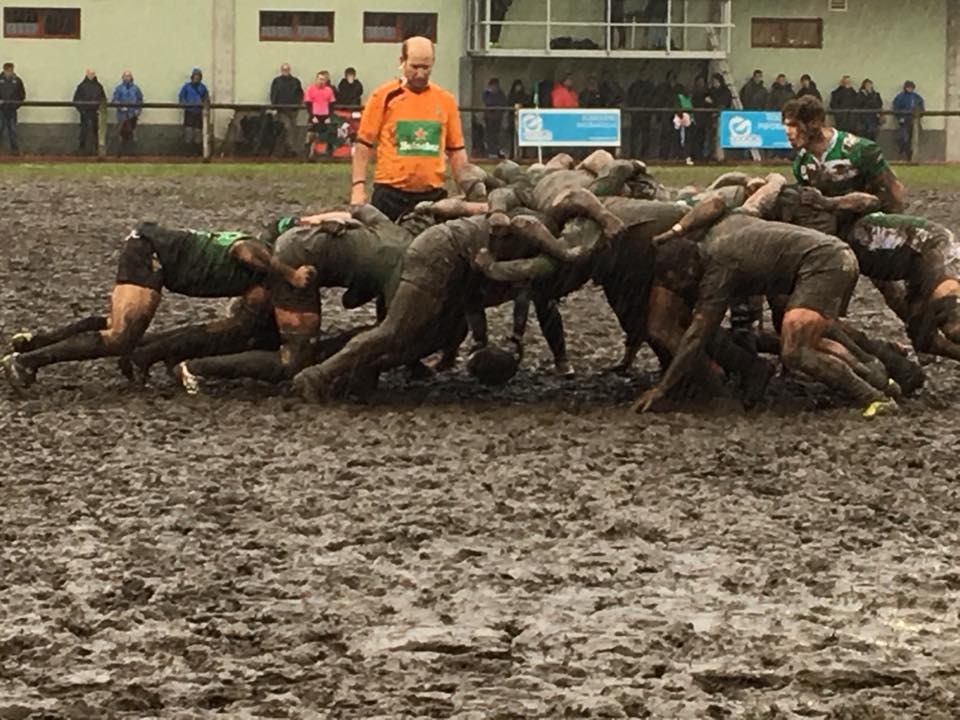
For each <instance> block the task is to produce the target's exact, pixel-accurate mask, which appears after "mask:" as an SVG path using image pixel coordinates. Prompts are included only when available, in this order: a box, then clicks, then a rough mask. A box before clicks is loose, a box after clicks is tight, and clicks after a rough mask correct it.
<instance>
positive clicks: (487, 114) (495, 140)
mask: <svg viewBox="0 0 960 720" xmlns="http://www.w3.org/2000/svg"><path fill="white" fill-rule="evenodd" d="M483 106H484V107H485V108H486V110H484V111H483V127H484V140H485V141H486V145H487V157H492V158H494V157H505V153H504V152H503V148H502V147H501V142H502V136H503V121H504V117H505V115H506V111H505V110H504V109H503V108H505V107H506V106H507V96H506V95H504V93H503V88H502V87H500V80H499V79H497V78H490V81H489V82H488V83H487V87H486V89H485V90H484V91H483Z"/></svg>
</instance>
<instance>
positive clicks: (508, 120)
mask: <svg viewBox="0 0 960 720" xmlns="http://www.w3.org/2000/svg"><path fill="white" fill-rule="evenodd" d="M16 105H17V107H22V108H68V109H80V108H87V109H91V110H96V112H97V117H98V124H97V152H96V155H97V157H99V158H105V157H106V156H107V141H108V125H109V122H108V120H109V111H110V110H112V109H123V108H135V109H139V110H177V111H180V112H183V111H184V110H185V109H186V108H185V106H183V105H181V104H179V103H175V102H146V103H143V104H140V105H134V104H129V103H127V104H124V103H113V102H102V103H90V102H79V103H74V102H70V101H63V100H27V101H24V102H22V103H16ZM335 107H336V109H338V110H346V111H353V112H356V111H362V107H361V106H349V107H348V106H335ZM2 108H3V103H0V109H2ZM618 109H619V110H620V111H621V112H622V114H623V119H624V133H623V135H624V138H628V137H629V135H630V133H632V132H634V131H635V130H636V125H637V123H638V122H639V124H640V126H643V127H646V126H647V125H648V124H653V123H654V121H655V120H657V121H659V122H666V121H667V118H669V117H671V116H672V115H674V114H676V113H687V114H690V115H692V116H693V117H694V118H695V119H697V118H699V119H700V120H703V119H704V118H705V117H709V121H708V124H709V127H707V128H706V131H707V132H708V133H709V135H707V136H706V139H707V140H708V141H710V143H711V145H712V147H713V148H714V150H715V149H716V146H717V145H718V144H719V143H717V142H716V140H717V138H716V134H717V131H718V124H719V123H718V120H719V118H718V116H719V113H721V112H723V110H722V109H715V108H692V109H691V108H683V107H669V106H664V107H637V106H619V108H618ZM199 110H200V113H201V119H202V126H201V134H202V139H203V142H202V155H201V157H202V158H203V160H204V161H210V160H212V159H213V158H214V157H215V156H217V152H216V151H217V138H216V137H215V134H214V118H213V113H214V112H215V111H231V112H233V113H234V114H236V113H241V112H245V113H256V114H264V113H267V112H268V111H272V110H282V111H292V112H298V113H299V112H306V108H305V105H270V104H265V103H216V102H208V103H205V104H203V105H202V106H200V108H199ZM516 111H517V108H516V107H514V106H497V107H486V106H464V107H460V108H459V112H460V115H461V118H462V119H463V128H464V133H465V135H466V136H467V137H468V140H469V139H471V133H472V128H473V126H474V124H475V123H476V124H478V125H480V126H481V127H483V126H484V125H485V122H486V121H487V120H488V119H493V118H495V117H499V118H500V120H499V122H500V124H501V127H500V128H498V129H497V132H498V133H500V137H499V138H498V139H500V140H505V141H506V142H505V143H504V144H506V145H507V147H505V148H502V149H503V150H506V151H509V154H510V155H512V156H518V155H519V154H520V153H519V149H518V148H517V145H516V132H515V131H514V129H515V128H516ZM748 111H749V110H748ZM767 112H775V110H773V109H768V110H767ZM838 113H840V114H848V115H850V116H876V117H879V118H881V119H886V118H891V117H892V118H902V117H903V116H904V113H902V112H896V111H893V110H889V109H878V110H862V109H851V110H840V111H831V110H828V111H827V115H828V116H833V115H836V114H838ZM645 116H646V117H645ZM909 117H910V119H911V122H910V123H908V124H907V125H908V128H909V131H910V148H911V156H912V157H914V158H916V157H919V156H920V154H921V150H922V139H923V134H922V130H923V127H922V125H923V120H924V118H960V110H932V111H920V110H917V109H915V110H914V111H913V112H912V113H910V114H909ZM881 125H882V123H881ZM143 126H144V124H141V125H140V127H143ZM484 129H485V130H487V128H484ZM508 130H509V131H510V136H509V137H507V136H506V134H505V133H506V132H507V131H508ZM474 140H475V139H474ZM471 144H472V145H473V146H474V148H475V149H476V146H475V144H474V143H471ZM220 149H221V150H222V149H223V148H222V147H221V148H220ZM221 157H222V153H221Z"/></svg>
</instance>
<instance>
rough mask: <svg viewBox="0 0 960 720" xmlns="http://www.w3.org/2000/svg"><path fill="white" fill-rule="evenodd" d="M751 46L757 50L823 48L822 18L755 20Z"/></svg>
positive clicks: (752, 28)
mask: <svg viewBox="0 0 960 720" xmlns="http://www.w3.org/2000/svg"><path fill="white" fill-rule="evenodd" d="M751 45H752V46H753V47H756V48H822V47H823V19H822V18H753V25H752V27H751Z"/></svg>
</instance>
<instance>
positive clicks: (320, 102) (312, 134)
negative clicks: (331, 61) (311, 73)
mask: <svg viewBox="0 0 960 720" xmlns="http://www.w3.org/2000/svg"><path fill="white" fill-rule="evenodd" d="M304 100H305V101H306V103H307V113H308V117H309V118H310V119H309V121H308V123H307V159H308V160H311V159H312V158H313V154H314V146H315V145H316V143H318V142H320V141H321V140H322V141H323V142H325V143H326V146H327V147H326V155H327V156H330V155H332V154H333V143H332V142H331V141H330V138H329V136H328V135H329V133H328V125H329V123H330V109H331V108H332V107H333V104H334V103H335V102H336V101H337V94H336V93H335V92H334V91H333V88H332V87H330V73H328V72H327V71H326V70H321V71H320V72H318V73H317V76H316V78H314V81H313V85H311V86H310V87H308V88H307V93H306V95H305V96H304Z"/></svg>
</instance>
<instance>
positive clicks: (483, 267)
mask: <svg viewBox="0 0 960 720" xmlns="http://www.w3.org/2000/svg"><path fill="white" fill-rule="evenodd" d="M474 265H476V267H477V268H478V269H479V270H480V272H482V273H483V274H484V275H485V276H486V277H487V278H489V279H490V280H494V281H495V282H504V283H526V282H530V281H532V280H539V279H541V278H545V277H550V276H551V275H553V274H554V273H555V272H556V271H557V270H559V269H560V262H559V261H558V260H554V259H553V258H551V257H550V256H548V255H537V256H536V257H532V258H525V259H523V260H496V258H494V257H493V253H491V252H490V251H489V250H487V249H486V248H484V249H482V250H481V251H480V252H478V253H477V255H476V257H475V258H474Z"/></svg>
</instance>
